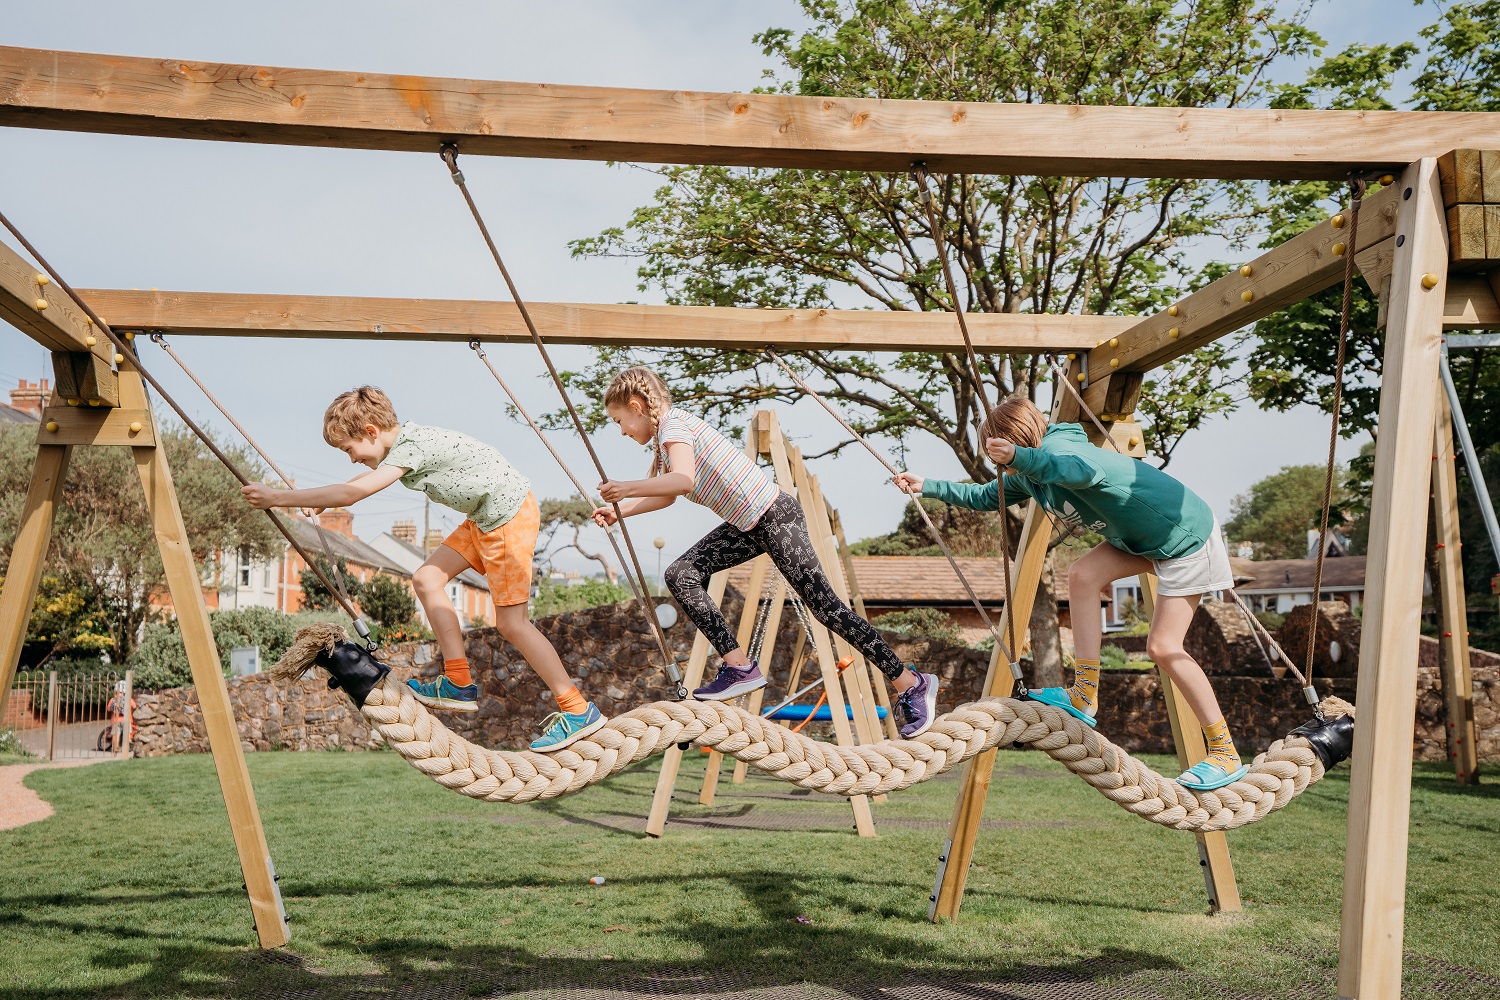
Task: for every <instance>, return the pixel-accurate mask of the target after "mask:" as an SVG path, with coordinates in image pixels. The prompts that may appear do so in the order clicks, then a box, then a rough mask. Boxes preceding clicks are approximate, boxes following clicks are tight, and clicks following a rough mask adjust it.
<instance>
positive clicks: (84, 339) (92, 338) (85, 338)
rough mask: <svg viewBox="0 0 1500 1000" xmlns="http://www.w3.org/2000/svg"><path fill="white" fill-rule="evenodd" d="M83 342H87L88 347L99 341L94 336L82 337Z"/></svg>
mask: <svg viewBox="0 0 1500 1000" xmlns="http://www.w3.org/2000/svg"><path fill="white" fill-rule="evenodd" d="M83 342H84V343H85V344H88V345H89V346H90V347H93V346H94V345H95V344H97V343H99V341H98V340H97V339H96V338H94V337H84V338H83Z"/></svg>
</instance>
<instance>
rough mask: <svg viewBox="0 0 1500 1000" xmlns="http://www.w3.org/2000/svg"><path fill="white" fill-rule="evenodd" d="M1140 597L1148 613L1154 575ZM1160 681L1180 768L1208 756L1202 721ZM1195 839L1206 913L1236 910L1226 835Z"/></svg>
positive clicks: (1145, 579) (1168, 682) (1145, 580)
mask: <svg viewBox="0 0 1500 1000" xmlns="http://www.w3.org/2000/svg"><path fill="white" fill-rule="evenodd" d="M1140 579H1141V597H1142V598H1143V600H1142V602H1141V603H1142V604H1143V605H1145V608H1146V613H1147V614H1148V615H1149V614H1151V613H1152V612H1153V611H1155V610H1156V576H1155V574H1153V573H1142V574H1141V577H1140ZM1156 677H1157V680H1159V681H1160V682H1161V695H1162V700H1163V701H1164V702H1165V703H1166V706H1167V721H1168V722H1169V723H1171V726H1172V745H1173V746H1175V747H1176V748H1177V764H1178V766H1180V767H1181V768H1182V769H1183V770H1184V771H1186V770H1187V769H1188V768H1190V767H1192V766H1193V765H1194V764H1196V763H1198V762H1199V761H1200V760H1204V759H1205V758H1207V757H1208V744H1207V743H1205V742H1204V740H1203V723H1202V722H1200V721H1199V720H1198V717H1197V716H1196V715H1194V714H1193V710H1192V709H1191V708H1189V707H1188V703H1187V702H1185V701H1183V700H1182V696H1181V695H1179V694H1178V693H1177V688H1176V687H1175V686H1174V685H1173V684H1172V679H1171V678H1170V677H1168V676H1167V672H1166V671H1165V670H1162V669H1161V668H1159V667H1158V668H1157V671H1156ZM1194 836H1195V838H1196V839H1197V841H1198V864H1199V866H1200V867H1201V868H1202V869H1203V884H1204V886H1205V887H1206V888H1207V889H1208V912H1209V913H1238V912H1240V910H1241V909H1242V908H1243V907H1242V905H1241V903H1240V887H1239V883H1238V882H1236V881H1235V877H1234V862H1233V861H1231V860H1230V857H1229V838H1228V837H1227V836H1226V835H1225V834H1224V832H1223V831H1222V830H1220V831H1216V832H1214V833H1199V834H1195V835H1194Z"/></svg>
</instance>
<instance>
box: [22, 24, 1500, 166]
mask: <svg viewBox="0 0 1500 1000" xmlns="http://www.w3.org/2000/svg"><path fill="white" fill-rule="evenodd" d="M0 125H5V126H17V127H22V128H40V129H60V130H66V131H74V132H104V133H112V134H118V135H150V136H163V137H167V138H174V139H210V140H222V141H229V142H258V143H281V144H287V145H297V146H331V147H339V148H346V149H385V150H404V151H412V152H428V153H435V152H436V151H437V149H438V146H439V145H440V144H441V143H443V142H448V141H457V142H458V143H459V146H460V148H461V149H462V150H463V151H464V152H465V153H474V154H480V155H488V156H532V157H548V158H555V159H569V160H631V161H641V162H651V163H718V164H724V165H728V166H760V167H797V168H805V169H811V170H889V171H901V172H905V171H906V170H907V169H909V168H910V166H911V164H912V163H913V162H914V161H918V160H921V161H925V162H926V163H927V165H928V167H929V168H930V169H931V170H934V171H962V172H968V173H1002V174H1006V173H1020V174H1052V175H1101V176H1102V175H1110V176H1131V177H1226V178H1228V177H1233V178H1263V179H1276V180H1289V179H1296V178H1326V179H1335V178H1341V177H1344V176H1345V175H1346V174H1347V173H1348V171H1349V169H1350V168H1351V167H1354V166H1360V165H1363V166H1370V167H1382V166H1385V167H1398V166H1400V165H1402V164H1406V163H1410V162H1412V161H1413V160H1415V159H1417V158H1418V157H1422V156H1437V155H1440V154H1442V153H1444V152H1447V151H1448V150H1450V149H1453V148H1454V147H1456V146H1459V145H1470V146H1472V145H1480V146H1488V145H1493V146H1496V147H1500V122H1497V121H1496V119H1495V116H1494V115H1487V114H1483V113H1454V112H1435V111H1286V110H1269V109H1259V108H1231V109H1225V108H1163V107H1080V106H1076V105H1067V106H1063V105H1058V106H1049V105H1033V104H979V103H966V102H959V101H891V100H879V99H872V98H858V97H804V96H797V95H792V94H725V93H705V92H696V91H682V90H676V91H674V90H636V89H624V88H610V87H579V86H555V85H549V84H535V83H503V82H492V81H482V80H460V79H444V78H438V77H420V76H395V75H388V74H382V73H358V72H341V71H336V70H317V69H288V68H283V67H270V66H249V65H238V64H232V63H211V62H195V61H188V60H182V59H151V58H139V57H132V56H113V55H99V54H93V53H79V52H61V51H55V50H50V49H28V48H16V47H0ZM434 172H436V168H434Z"/></svg>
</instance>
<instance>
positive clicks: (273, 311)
mask: <svg viewBox="0 0 1500 1000" xmlns="http://www.w3.org/2000/svg"><path fill="white" fill-rule="evenodd" d="M80 294H83V295H86V296H87V297H88V300H89V302H90V303H91V304H93V305H94V306H95V308H97V309H99V310H100V311H101V313H102V314H103V315H104V316H105V317H106V318H107V319H109V321H110V322H111V323H115V324H118V325H119V326H120V328H121V329H128V330H160V331H162V332H163V333H166V334H168V335H176V334H181V335H204V336H225V337H275V338H277V339H294V338H317V339H329V340H347V339H361V340H433V341H450V342H459V343H466V342H468V341H469V340H471V339H473V338H475V337H477V338H479V339H480V340H483V341H485V342H487V343H528V344H529V343H530V342H531V336H530V334H529V333H528V332H527V331H526V326H525V324H524V323H523V322H522V321H521V316H520V313H519V312H518V311H517V309H516V307H515V304H514V303H511V302H480V301H475V300H461V299H397V298H349V297H336V296H317V295H237V294H230V293H221V292H162V291H134V290H128V291H127V290H125V289H118V288H110V289H104V288H95V289H89V290H88V291H86V292H81V293H80ZM527 308H528V309H529V310H530V311H531V315H532V318H533V319H534V320H535V321H536V324H537V329H538V330H539V331H540V332H541V334H542V336H543V338H545V339H546V341H547V342H548V343H549V344H611V345H619V346H680V347H717V348H736V349H741V350H752V351H758V350H760V349H761V348H764V347H766V346H768V345H769V346H774V347H777V348H781V349H783V350H796V349H799V348H808V347H816V348H828V349H849V350H870V351H942V350H958V349H962V347H963V337H962V335H961V334H960V332H959V329H958V324H956V323H955V322H954V321H953V317H952V315H951V314H948V313H941V312H891V311H874V310H862V309H748V308H745V309H739V308H716V307H713V306H642V305H612V304H606V303H569V302H528V303H527ZM1134 322H1135V321H1134V320H1133V319H1131V318H1130V317H1125V316H1047V315H1033V314H1024V313H976V314H974V315H972V316H970V317H969V328H970V331H971V332H972V333H973V336H974V338H975V349H976V350H978V351H980V352H981V353H996V352H1002V351H1015V352H1049V351H1067V350H1078V349H1081V348H1084V347H1092V346H1093V345H1094V344H1095V343H1097V342H1098V341H1099V339H1100V338H1101V337H1112V336H1115V335H1116V334H1118V333H1120V332H1121V331H1123V330H1125V329H1128V328H1129V327H1130V326H1131V325H1133V324H1134Z"/></svg>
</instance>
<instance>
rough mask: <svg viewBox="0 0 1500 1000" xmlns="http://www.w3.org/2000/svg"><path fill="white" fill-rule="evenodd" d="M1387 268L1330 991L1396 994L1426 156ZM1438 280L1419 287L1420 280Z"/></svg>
mask: <svg viewBox="0 0 1500 1000" xmlns="http://www.w3.org/2000/svg"><path fill="white" fill-rule="evenodd" d="M1397 187H1398V188H1410V189H1411V190H1412V197H1410V198H1408V199H1406V200H1405V201H1403V202H1401V212H1400V217H1399V219H1398V220H1397V227H1396V228H1397V232H1398V233H1399V234H1401V235H1403V236H1404V237H1405V239H1404V240H1403V245H1402V246H1400V247H1398V248H1397V249H1396V257H1395V266H1394V268H1393V269H1392V271H1391V292H1390V296H1391V298H1390V306H1389V315H1390V320H1389V323H1388V325H1387V328H1386V339H1385V358H1384V362H1383V364H1382V368H1381V389H1380V415H1379V426H1380V435H1379V438H1378V440H1377V441H1376V445H1375V472H1374V483H1373V488H1372V491H1371V504H1370V524H1371V528H1370V539H1369V543H1368V552H1369V556H1368V572H1367V573H1366V575H1365V579H1366V582H1367V588H1366V590H1365V605H1364V631H1363V636H1364V637H1363V640H1362V642H1361V644H1360V651H1359V678H1358V687H1359V724H1358V725H1357V726H1355V729H1354V754H1353V757H1352V758H1351V778H1350V787H1349V821H1348V840H1347V848H1346V851H1345V858H1344V895H1343V918H1342V923H1341V926H1340V942H1339V975H1338V992H1339V996H1341V997H1349V998H1351V1000H1375V998H1378V997H1379V998H1383V997H1394V996H1399V995H1400V992H1401V945H1402V937H1403V926H1402V925H1403V917H1404V914H1405V899H1406V862H1407V833H1408V823H1409V820H1410V811H1411V771H1412V754H1411V741H1412V733H1413V729H1414V726H1415V719H1416V687H1417V640H1418V636H1419V634H1420V626H1421V613H1422V581H1423V575H1424V569H1425V565H1424V564H1425V558H1424V552H1423V550H1424V548H1425V540H1426V531H1425V530H1424V529H1423V525H1424V524H1425V523H1426V519H1427V504H1428V486H1429V482H1430V477H1431V475H1432V435H1433V421H1434V419H1435V418H1436V394H1435V392H1434V390H1435V388H1436V387H1437V385H1438V354H1439V347H1440V344H1441V339H1442V337H1441V335H1442V314H1443V301H1444V294H1445V291H1444V285H1445V283H1446V278H1447V261H1448V245H1447V243H1448V240H1447V229H1446V226H1445V225H1444V220H1443V206H1442V196H1441V191H1440V188H1439V185H1438V174H1437V167H1436V162H1435V161H1434V160H1431V159H1424V160H1421V161H1419V162H1418V163H1415V164H1413V165H1412V166H1411V167H1409V168H1407V170H1406V171H1405V172H1404V174H1403V175H1402V178H1401V180H1400V181H1399V183H1398V184H1397ZM1425 274H1433V275H1436V277H1437V279H1438V280H1437V283H1436V284H1435V285H1434V286H1433V287H1432V288H1424V287H1423V284H1422V277H1423V275H1425Z"/></svg>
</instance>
